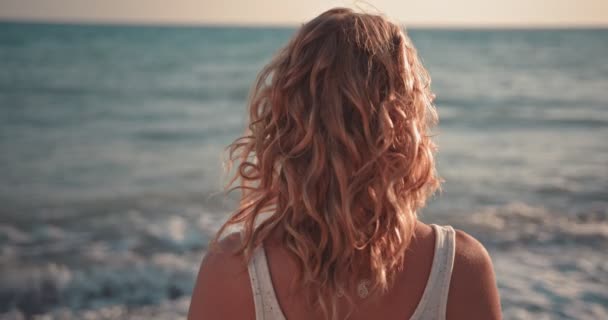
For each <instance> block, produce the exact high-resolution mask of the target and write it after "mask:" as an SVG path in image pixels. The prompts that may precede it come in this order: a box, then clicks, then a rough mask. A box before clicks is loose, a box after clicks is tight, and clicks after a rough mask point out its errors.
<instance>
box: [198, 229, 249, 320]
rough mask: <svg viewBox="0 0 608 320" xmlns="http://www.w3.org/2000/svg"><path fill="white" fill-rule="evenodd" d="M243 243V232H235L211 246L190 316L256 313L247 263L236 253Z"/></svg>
mask: <svg viewBox="0 0 608 320" xmlns="http://www.w3.org/2000/svg"><path fill="white" fill-rule="evenodd" d="M240 246H241V238H240V234H239V233H233V234H230V235H228V236H226V237H224V238H223V239H221V240H220V241H219V242H218V243H217V245H215V246H213V247H211V248H209V250H208V251H207V253H206V254H205V257H204V258H203V261H202V263H201V266H200V269H199V272H198V276H197V279H196V284H195V287H194V290H193V293H192V298H191V302H190V310H189V312H188V319H191V320H194V319H248V318H251V315H253V314H254V311H253V310H254V308H255V307H254V304H253V297H252V294H251V287H250V283H249V274H248V271H247V263H246V261H245V259H244V257H243V256H242V255H239V254H236V252H237V250H238V249H239V248H240ZM235 306H239V307H238V308H235Z"/></svg>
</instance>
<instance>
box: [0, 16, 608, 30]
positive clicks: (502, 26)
mask: <svg viewBox="0 0 608 320" xmlns="http://www.w3.org/2000/svg"><path fill="white" fill-rule="evenodd" d="M2 23H14V24H42V25H44V24H47V25H81V26H108V27H112V26H116V27H121V26H122V27H169V28H171V27H174V28H180V27H182V28H196V27H216V28H222V27H226V28H230V27H234V28H252V29H253V28H260V29H264V28H281V29H283V28H284V29H293V28H297V27H299V26H301V25H302V24H303V23H297V22H293V23H281V22H279V23H256V22H244V23H243V22H241V23H239V22H203V21H191V22H187V21H179V22H178V21H127V20H107V19H102V20H85V19H62V20H60V19H36V18H33V19H29V18H26V19H21V18H17V19H15V18H4V17H0V24H2ZM399 24H400V25H402V26H405V27H406V28H407V29H409V28H412V29H489V30H492V29H503V30H509V29H513V30H526V29H531V30H543V29H545V30H548V29H552V30H556V29H557V30H565V29H596V30H603V29H608V22H606V23H602V24H590V23H586V24H585V23H578V24H577V23H559V24H558V23H531V24H512V23H491V24H484V23H478V24H474V23H471V24H468V23H430V22H429V23H405V22H403V21H399Z"/></svg>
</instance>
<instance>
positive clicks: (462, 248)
mask: <svg viewBox="0 0 608 320" xmlns="http://www.w3.org/2000/svg"><path fill="white" fill-rule="evenodd" d="M455 231H456V232H455V238H456V248H455V255H454V267H453V271H452V278H451V281H450V291H449V295H448V308H447V315H448V317H447V318H448V319H500V318H501V311H500V299H499V295H498V289H497V285H496V277H495V274H494V267H493V265H492V259H491V257H490V254H489V253H488V251H487V250H486V248H485V247H484V246H483V244H481V242H479V240H477V239H475V238H474V237H473V236H471V235H469V234H468V233H466V232H464V231H462V230H458V229H456V230H455Z"/></svg>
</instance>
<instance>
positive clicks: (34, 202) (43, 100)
mask: <svg viewBox="0 0 608 320" xmlns="http://www.w3.org/2000/svg"><path fill="white" fill-rule="evenodd" d="M294 32H295V28H293V27H285V28H282V27H268V28H266V27H229V26H222V27H220V26H196V27H155V26H145V27H144V26H100V25H61V24H26V23H12V22H11V23H9V22H4V23H0V203H1V205H0V319H185V317H186V314H187V309H188V304H189V300H190V294H191V291H192V287H193V284H194V280H195V277H196V272H197V269H198V266H199V264H200V261H201V259H202V257H203V255H204V254H205V251H206V248H207V245H208V241H209V239H210V238H211V237H212V236H213V235H214V232H215V231H216V230H217V229H218V227H219V226H220V224H221V223H222V222H223V221H224V220H225V219H226V218H227V217H228V215H229V214H230V213H231V211H232V210H233V209H234V208H235V205H236V204H235V203H236V202H235V201H236V200H235V199H237V198H238V194H230V195H224V194H223V192H222V190H223V188H224V185H225V182H226V181H227V176H226V175H225V174H224V173H223V172H224V171H223V170H224V169H223V165H222V161H223V159H225V156H224V148H225V147H226V145H227V144H229V143H230V142H231V141H232V140H233V139H235V138H237V137H238V136H239V135H240V134H241V133H242V132H243V129H244V127H245V123H246V120H247V118H246V107H247V97H248V93H249V89H250V87H251V85H252V83H253V81H254V79H255V77H256V75H257V73H258V72H259V71H260V69H261V68H262V67H263V66H264V64H266V63H268V61H269V60H270V59H271V57H272V55H273V53H274V52H276V51H277V49H279V48H280V47H281V46H283V45H284V44H285V43H286V41H287V40H288V39H289V38H290V37H291V36H292V35H293V34H294ZM408 33H409V35H410V37H411V38H412V39H413V41H414V44H415V45H416V47H417V49H418V52H419V54H420V56H421V57H422V59H423V61H424V63H425V65H426V67H427V68H428V70H429V72H430V74H431V77H432V79H433V84H432V87H433V89H434V91H435V93H436V95H437V101H436V105H437V109H438V113H439V117H440V122H439V125H438V126H437V128H436V129H435V130H434V132H433V135H434V136H435V139H436V141H437V143H438V145H439V151H438V154H437V162H438V171H439V174H440V175H441V176H442V178H443V179H444V180H445V183H444V184H443V188H442V191H441V193H438V194H436V195H435V196H434V197H433V198H432V199H431V200H430V201H429V205H428V206H427V207H426V208H425V209H423V210H422V211H421V212H420V213H419V214H420V219H421V220H423V221H425V222H428V223H437V224H451V225H453V226H454V227H456V228H459V229H462V230H464V231H466V232H468V233H470V234H472V235H473V236H475V237H477V238H478V239H479V240H480V241H481V242H482V243H483V244H484V245H485V246H486V248H487V249H488V251H489V253H490V255H491V257H492V259H493V263H494V268H495V272H496V277H497V282H498V287H499V290H500V295H501V301H502V310H503V314H504V318H505V319H535V320H540V319H608V29H597V30H594V29H564V30H557V29H556V30H553V29H546V30H545V29H534V30H525V29H508V30H502V29H464V30H458V29H416V28H413V29H411V30H410V29H408Z"/></svg>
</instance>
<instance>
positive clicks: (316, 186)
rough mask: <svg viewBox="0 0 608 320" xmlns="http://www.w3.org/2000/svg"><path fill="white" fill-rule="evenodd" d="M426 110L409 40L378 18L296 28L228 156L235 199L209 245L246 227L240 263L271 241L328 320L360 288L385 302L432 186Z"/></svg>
mask: <svg viewBox="0 0 608 320" xmlns="http://www.w3.org/2000/svg"><path fill="white" fill-rule="evenodd" d="M433 98H434V95H433V94H432V92H431V90H430V78H429V76H428V73H427V71H426V70H425V68H424V67H423V65H422V63H421V61H420V59H419V58H418V56H417V53H416V50H415V48H414V46H413V45H412V42H411V40H410V39H409V38H408V36H407V35H406V34H405V33H404V31H403V30H402V29H401V27H400V26H399V25H397V24H395V23H393V22H391V21H389V20H388V19H387V18H385V17H384V16H381V15H374V14H367V13H358V12H354V11H353V10H351V9H346V8H334V9H331V10H329V11H326V12H324V13H322V14H321V15H319V16H318V17H316V18H315V19H313V20H311V21H310V22H308V23H306V24H304V25H303V26H302V27H301V28H300V29H299V30H298V31H297V32H296V34H295V35H294V37H293V38H292V40H291V41H290V42H289V43H288V45H287V46H286V47H284V48H283V49H282V50H281V51H280V52H279V53H278V54H277V55H276V56H275V57H274V59H273V60H272V61H271V62H270V63H269V64H268V65H267V66H265V68H264V69H263V70H262V72H261V73H260V74H259V76H258V79H257V81H256V84H255V85H254V87H253V88H252V92H251V96H250V102H249V106H248V107H249V125H248V130H247V131H246V133H245V134H244V136H242V137H240V138H238V139H237V140H235V141H234V142H233V143H232V144H231V145H230V146H229V147H228V148H227V151H228V155H229V159H228V164H229V166H230V168H232V169H228V170H229V171H230V170H234V177H233V179H231V181H230V182H229V184H228V187H227V188H228V189H229V190H230V191H232V190H234V189H240V190H241V193H242V198H241V202H240V205H239V207H238V209H237V210H236V211H235V212H234V213H233V215H232V216H231V217H230V218H229V220H228V221H227V222H226V223H225V224H224V225H223V226H222V227H221V229H220V230H219V231H218V234H217V235H216V238H215V240H214V243H217V241H218V240H219V238H220V236H221V235H222V233H223V232H224V231H225V229H226V228H227V227H229V226H233V225H242V228H243V231H242V236H243V241H242V246H241V248H240V249H239V251H238V252H239V254H244V257H246V259H247V260H248V259H249V258H250V257H251V255H252V252H253V250H254V249H255V248H256V247H258V246H260V245H262V243H263V242H264V240H265V239H267V238H268V237H269V236H270V235H271V234H272V233H273V232H278V234H280V236H279V237H278V238H280V239H281V241H282V245H284V247H285V248H287V249H288V252H289V253H290V254H291V255H292V256H293V258H294V259H295V261H296V262H297V265H298V267H299V272H298V276H297V278H296V283H297V284H299V285H300V288H302V289H304V290H305V291H304V292H306V293H307V294H306V296H307V297H308V302H309V303H310V304H311V306H316V307H318V308H319V309H318V310H321V311H322V312H323V314H324V315H325V317H326V318H328V319H336V318H337V317H338V310H337V306H338V299H339V297H342V296H344V297H346V298H347V300H348V301H349V302H350V303H351V305H352V304H353V302H354V295H353V294H352V293H351V292H354V289H355V287H356V283H357V280H358V279H362V278H365V279H368V280H369V284H370V291H376V290H380V292H385V291H386V290H388V289H389V288H390V286H391V283H392V281H393V280H394V276H395V274H396V273H397V271H398V270H400V266H402V263H403V257H404V253H405V250H406V248H407V247H408V245H409V243H410V240H411V238H412V235H413V229H414V226H415V223H416V220H417V213H416V212H417V210H419V209H420V208H422V207H423V206H424V204H425V202H426V200H427V197H429V196H430V195H431V194H432V193H433V192H435V191H436V189H437V188H438V187H439V185H440V179H439V177H438V176H437V173H436V170H435V163H434V152H435V151H436V148H435V145H434V144H433V142H432V141H431V138H430V134H429V131H430V128H431V127H432V126H433V125H434V124H436V122H437V115H436V112H435V108H434V106H433V103H432V102H433ZM237 181H238V182H237ZM231 187H232V188H231Z"/></svg>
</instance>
